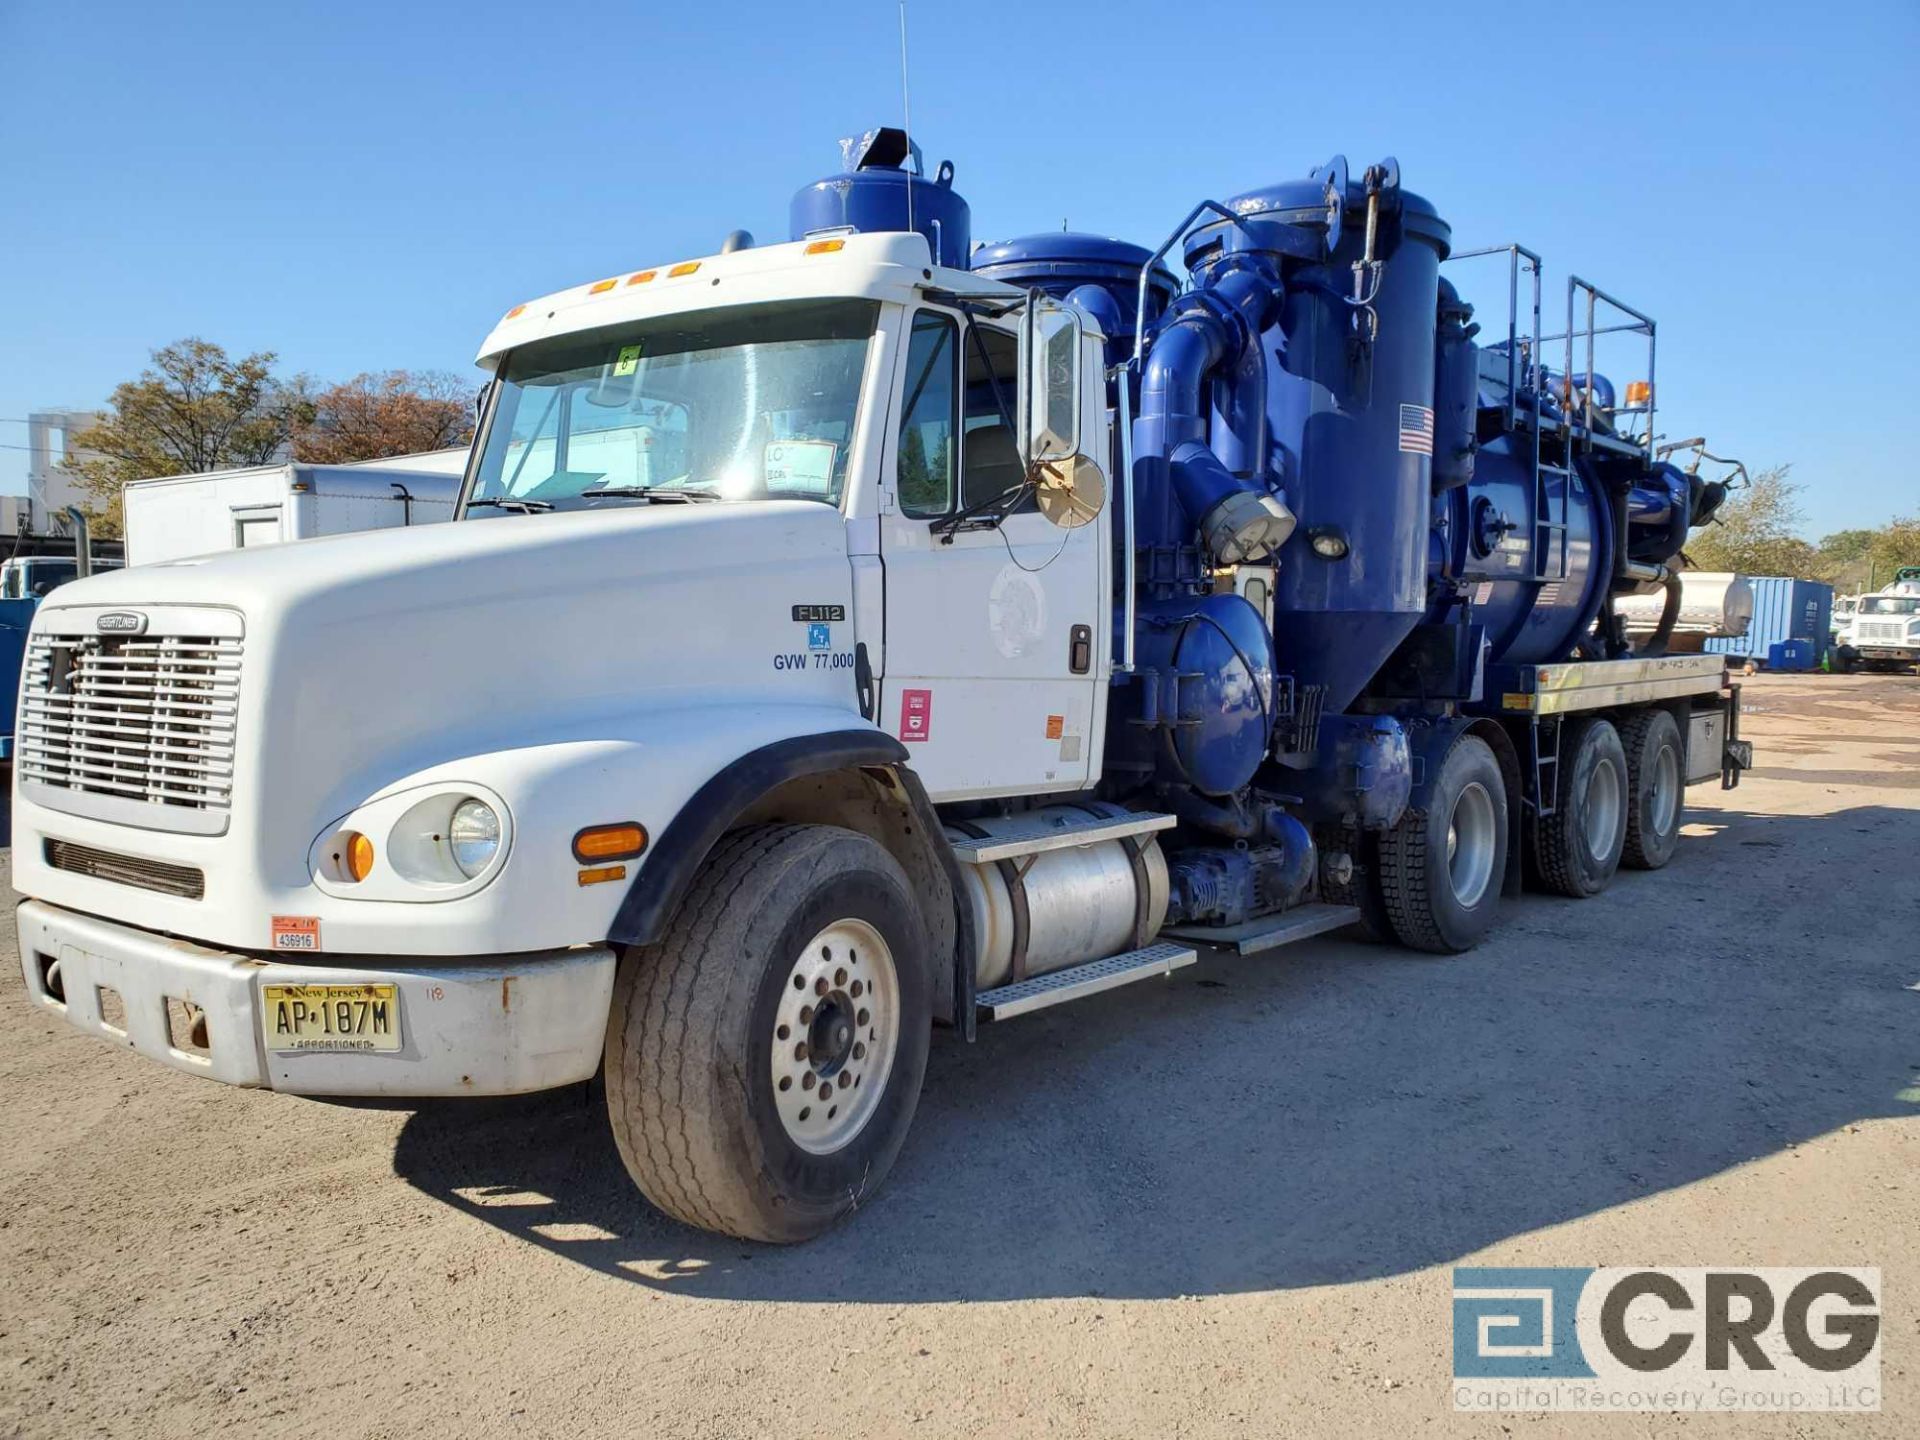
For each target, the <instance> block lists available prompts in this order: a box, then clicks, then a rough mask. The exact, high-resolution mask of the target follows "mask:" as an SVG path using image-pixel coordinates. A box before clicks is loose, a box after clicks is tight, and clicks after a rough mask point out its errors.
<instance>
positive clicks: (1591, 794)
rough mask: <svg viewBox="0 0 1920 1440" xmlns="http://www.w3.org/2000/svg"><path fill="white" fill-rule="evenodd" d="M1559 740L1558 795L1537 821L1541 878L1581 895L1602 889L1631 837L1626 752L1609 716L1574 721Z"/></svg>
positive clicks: (1555, 888) (1537, 859)
mask: <svg viewBox="0 0 1920 1440" xmlns="http://www.w3.org/2000/svg"><path fill="white" fill-rule="evenodd" d="M1567 728H1568V730H1569V731H1571V733H1570V734H1567V733H1563V734H1562V736H1561V742H1560V763H1559V765H1558V766H1556V767H1555V768H1556V769H1557V770H1558V771H1559V773H1560V786H1559V792H1560V793H1559V799H1558V803H1557V804H1556V805H1555V806H1554V812H1553V814H1551V815H1549V816H1548V817H1547V818H1546V819H1544V820H1536V821H1535V822H1534V826H1533V838H1534V844H1533V851H1534V862H1535V865H1536V867H1537V868H1538V872H1539V876H1540V883H1541V884H1542V885H1543V886H1544V887H1545V888H1546V889H1548V890H1550V891H1553V892H1554V893H1555V894H1559V895H1567V896H1571V897H1572V898H1574V899H1576V900H1579V899H1585V898H1587V897H1588V896H1591V895H1598V894H1599V893H1600V892H1601V891H1602V890H1604V889H1606V888H1607V885H1608V883H1609V882H1610V881H1611V880H1612V879H1613V872H1614V871H1616V870H1618V869H1619V868H1620V852H1621V850H1622V849H1623V848H1624V847H1625V845H1626V840H1627V793H1628V792H1627V752H1626V749H1625V747H1624V746H1622V745H1621V743H1620V732H1619V731H1617V730H1615V729H1614V728H1613V726H1612V724H1611V723H1610V722H1608V721H1606V720H1588V721H1585V722H1569V723H1568V727H1567Z"/></svg>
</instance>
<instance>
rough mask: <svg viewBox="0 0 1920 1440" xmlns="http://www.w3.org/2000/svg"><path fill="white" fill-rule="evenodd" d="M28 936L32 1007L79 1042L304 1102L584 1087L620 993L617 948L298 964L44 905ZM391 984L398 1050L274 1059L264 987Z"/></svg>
mask: <svg viewBox="0 0 1920 1440" xmlns="http://www.w3.org/2000/svg"><path fill="white" fill-rule="evenodd" d="M19 937H20V968H21V970H22V972H23V973H24V975H25V978H26V982H27V993H28V995H30V996H31V997H32V999H33V1001H34V1003H35V1004H37V1005H40V1006H42V1007H43V1008H45V1009H46V1010H48V1011H50V1012H52V1013H53V1014H56V1015H59V1016H60V1017H61V1018H62V1019H64V1020H65V1021H66V1022H67V1023H68V1024H70V1025H72V1026H73V1027H74V1028H75V1029H78V1030H84V1031H86V1032H87V1033H89V1034H92V1035H97V1036H99V1037H100V1038H101V1039H104V1040H107V1041H109V1042H111V1043H113V1044H117V1045H125V1046H128V1047H130V1048H132V1049H134V1050H137V1051H138V1052H139V1053H140V1054H142V1055H145V1056H146V1057H147V1058H148V1059H150V1060H158V1061H159V1062H160V1063H161V1064H163V1065H168V1066H171V1067H172V1068H174V1069H175V1070H183V1071H185V1072H187V1073H188V1074H190V1075H200V1076H203V1077H205V1078H206V1079H210V1080H220V1081H224V1082H225V1083H226V1084H229V1085H252V1086H263V1087H265V1088H267V1089H271V1090H283V1091H287V1092H290V1093H292V1094H296V1095H385V1096H396V1097H398V1096H410V1095H418V1096H426V1095H516V1094H522V1093H525V1092H527V1091H531V1090H547V1089H551V1088H552V1087H554V1086H556V1085H568V1084H572V1083H573V1082H575V1081H578V1080H585V1079H587V1078H589V1077H590V1076H591V1075H592V1074H593V1073H594V1071H595V1070H596V1069H597V1068H598V1067H599V1064H600V1050H601V1045H602V1043H603V1040H604V1037H605V1035H606V1025H607V1006H608V1004H609V1002H610V1001H611V998H612V994H613V970H614V955H613V951H612V950H610V949H608V948H606V947H604V946H599V947H593V948H586V949H573V950H551V951H545V952H540V953H536V954H527V955H496V956H487V957H485V958H483V959H480V960H476V961H473V962H461V961H447V962H438V961H431V960H428V961H423V960H420V959H417V958H413V957H394V958H392V959H375V958H372V957H367V958H366V959H364V960H362V963H359V964H355V965H345V964H329V963H326V962H325V960H324V958H322V959H321V960H319V961H316V962H315V963H311V964H306V963H289V962H287V961H284V960H280V959H273V960H264V959H258V958H256V957H254V956H250V955H235V954H231V953H228V952H226V951H221V950H209V949H206V948H204V947H202V946H199V945H195V944H193V943H191V942H189V941H185V940H175V939H172V938H170V937H168V936H165V935H156V934H154V933H152V932H150V931H146V930H137V929H134V928H132V927H131V926H126V925H117V924H114V923H113V922H111V921H108V920H100V919H96V918H94V917H93V916H90V915H80V914H76V913H75V912H73V911H71V910H62V909H59V908H58V907H56V906H53V905H48V904H46V903H44V902H42V901H39V900H27V901H23V902H22V903H21V905H20V909H19ZM50 979H51V981H52V985H50ZM378 983H390V984H394V985H397V986H398V987H399V996H400V1048H399V1049H398V1050H396V1051H391V1052H367V1051H298V1052H293V1051H277V1050H272V1049H270V1048H268V1046H267V1043H266V1039H265V1036H264V1034H263V1031H262V1026H261V994H262V987H263V986H266V985H288V984H293V985H324V984H347V985H368V984H378ZM102 987H105V988H106V989H108V990H110V991H112V992H114V994H115V995H117V997H118V1004H117V1005H116V1004H114V1003H112V1000H111V998H110V997H103V996H102V994H101V990H102ZM56 988H57V991H58V993H57V994H56V993H55V989H56ZM169 1001H173V1002H184V1004H185V1005H187V1006H194V1007H198V1009H199V1011H201V1012H203V1013H204V1015H205V1035H204V1040H205V1043H204V1045H200V1044H188V1045H184V1046H183V1044H182V1043H181V1037H180V1035H179V1034H178V1029H179V1027H178V1026H177V1025H176V1024H175V1023H173V1022H171V1021H170V1019H169V1015H168V1008H169ZM103 1004H105V1005H106V1007H107V1008H106V1009H103ZM175 1013H176V1015H177V1014H179V1013H181V1012H180V1010H179V1008H178V1007H177V1006H176V1010H175Z"/></svg>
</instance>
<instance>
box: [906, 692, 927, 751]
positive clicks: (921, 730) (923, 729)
mask: <svg viewBox="0 0 1920 1440" xmlns="http://www.w3.org/2000/svg"><path fill="white" fill-rule="evenodd" d="M932 732H933V691H931V690H902V691H901V692H900V738H901V739H902V740H909V741H911V740H925V739H926V738H927V737H928V736H929V735H930V734H932Z"/></svg>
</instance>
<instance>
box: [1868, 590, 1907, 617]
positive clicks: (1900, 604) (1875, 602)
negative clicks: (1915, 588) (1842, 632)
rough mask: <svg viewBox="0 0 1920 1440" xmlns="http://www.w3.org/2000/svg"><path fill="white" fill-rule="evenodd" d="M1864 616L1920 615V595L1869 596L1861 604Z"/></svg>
mask: <svg viewBox="0 0 1920 1440" xmlns="http://www.w3.org/2000/svg"><path fill="white" fill-rule="evenodd" d="M1860 613H1861V614H1862V615H1920V595H1869V596H1867V597H1866V598H1864V599H1863V600H1861V602H1860Z"/></svg>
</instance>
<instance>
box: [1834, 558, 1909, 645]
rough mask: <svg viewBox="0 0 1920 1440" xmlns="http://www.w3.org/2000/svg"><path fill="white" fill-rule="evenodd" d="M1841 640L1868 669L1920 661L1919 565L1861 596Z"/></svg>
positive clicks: (1903, 571)
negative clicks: (1889, 582) (1876, 591)
mask: <svg viewBox="0 0 1920 1440" xmlns="http://www.w3.org/2000/svg"><path fill="white" fill-rule="evenodd" d="M1842 639H1843V642H1844V643H1845V644H1847V645H1849V646H1850V647H1851V649H1852V652H1853V653H1852V657H1851V658H1853V659H1854V660H1855V662H1856V663H1860V664H1864V665H1866V666H1867V667H1868V668H1869V669H1874V670H1902V669H1906V668H1907V667H1909V666H1912V665H1916V664H1920V566H1909V567H1907V568H1905V569H1903V570H1901V571H1899V572H1898V573H1897V574H1896V575H1895V577H1894V579H1893V583H1891V584H1890V585H1888V586H1887V587H1886V588H1885V589H1884V590H1881V591H1879V592H1878V593H1877V594H1873V595H1862V596H1860V597H1859V599H1858V600H1857V601H1856V602H1855V606H1854V612H1853V617H1852V619H1851V620H1849V621H1848V623H1847V628H1846V631H1845V632H1844V634H1843V637H1842Z"/></svg>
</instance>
